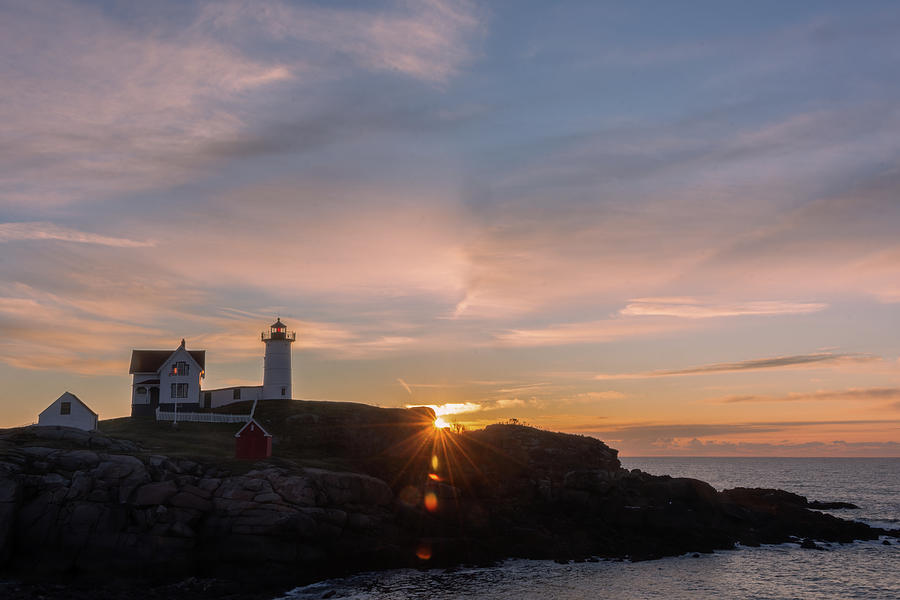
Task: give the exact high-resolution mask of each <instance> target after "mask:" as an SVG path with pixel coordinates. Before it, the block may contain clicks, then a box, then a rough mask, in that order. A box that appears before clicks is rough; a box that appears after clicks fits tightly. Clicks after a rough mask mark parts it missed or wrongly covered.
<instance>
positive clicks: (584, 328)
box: [494, 318, 685, 347]
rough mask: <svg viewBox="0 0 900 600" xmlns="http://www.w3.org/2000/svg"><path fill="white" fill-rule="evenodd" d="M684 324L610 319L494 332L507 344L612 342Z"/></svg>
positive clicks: (660, 332) (666, 330)
mask: <svg viewBox="0 0 900 600" xmlns="http://www.w3.org/2000/svg"><path fill="white" fill-rule="evenodd" d="M684 327H685V325H684V324H682V323H679V322H678V321H676V320H672V319H664V318H659V319H652V318H648V319H606V320H602V321H588V322H584V323H565V324H561V325H552V326H549V327H543V328H540V329H510V330H506V331H503V332H500V333H497V334H495V335H494V338H495V339H496V340H497V342H498V343H500V344H501V345H504V346H526V347H527V346H562V345H567V344H588V343H600V342H610V341H614V340H619V339H625V338H632V337H647V336H653V335H661V334H666V333H671V332H674V331H678V330H680V329H683V328H684Z"/></svg>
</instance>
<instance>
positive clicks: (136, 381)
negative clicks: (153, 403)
mask: <svg viewBox="0 0 900 600" xmlns="http://www.w3.org/2000/svg"><path fill="white" fill-rule="evenodd" d="M158 380H159V376H158V375H157V374H156V373H135V374H134V378H133V379H132V384H131V403H132V404H150V388H153V387H159V383H145V382H146V381H158ZM138 388H143V389H144V393H143V394H139V393H138Z"/></svg>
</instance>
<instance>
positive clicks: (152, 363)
mask: <svg viewBox="0 0 900 600" xmlns="http://www.w3.org/2000/svg"><path fill="white" fill-rule="evenodd" d="M174 352H175V350H132V351H131V366H129V367H128V374H129V375H131V374H133V373H155V372H157V371H158V370H159V368H160V367H161V366H162V365H163V363H164V362H166V359H167V358H169V357H170V356H172V354H173V353H174ZM188 354H190V355H191V358H193V359H194V360H195V361H197V364H198V365H200V369H201V370H204V369H206V350H188Z"/></svg>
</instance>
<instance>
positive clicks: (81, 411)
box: [38, 392, 97, 431]
mask: <svg viewBox="0 0 900 600" xmlns="http://www.w3.org/2000/svg"><path fill="white" fill-rule="evenodd" d="M38 425H62V426H64V427H77V428H78V429H83V430H85V431H93V430H94V429H97V413H95V412H94V411H92V410H91V409H90V408H88V405H87V404H85V403H84V402H82V401H81V400H80V399H79V398H78V396H76V395H75V394H73V393H71V392H66V393H64V394H63V395H62V396H60V397H59V398H57V399H56V400H54V401H53V403H52V404H51V405H50V406H48V407H47V408H45V409H44V411H43V412H42V413H41V414H39V415H38Z"/></svg>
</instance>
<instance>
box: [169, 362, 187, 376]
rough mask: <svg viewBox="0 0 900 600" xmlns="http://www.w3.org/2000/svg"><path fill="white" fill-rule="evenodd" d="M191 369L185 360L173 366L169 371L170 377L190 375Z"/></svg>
mask: <svg viewBox="0 0 900 600" xmlns="http://www.w3.org/2000/svg"><path fill="white" fill-rule="evenodd" d="M190 374H191V367H190V365H188V364H187V363H186V362H184V361H183V360H181V361H178V362H177V363H174V364H173V365H172V370H171V371H169V375H190Z"/></svg>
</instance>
